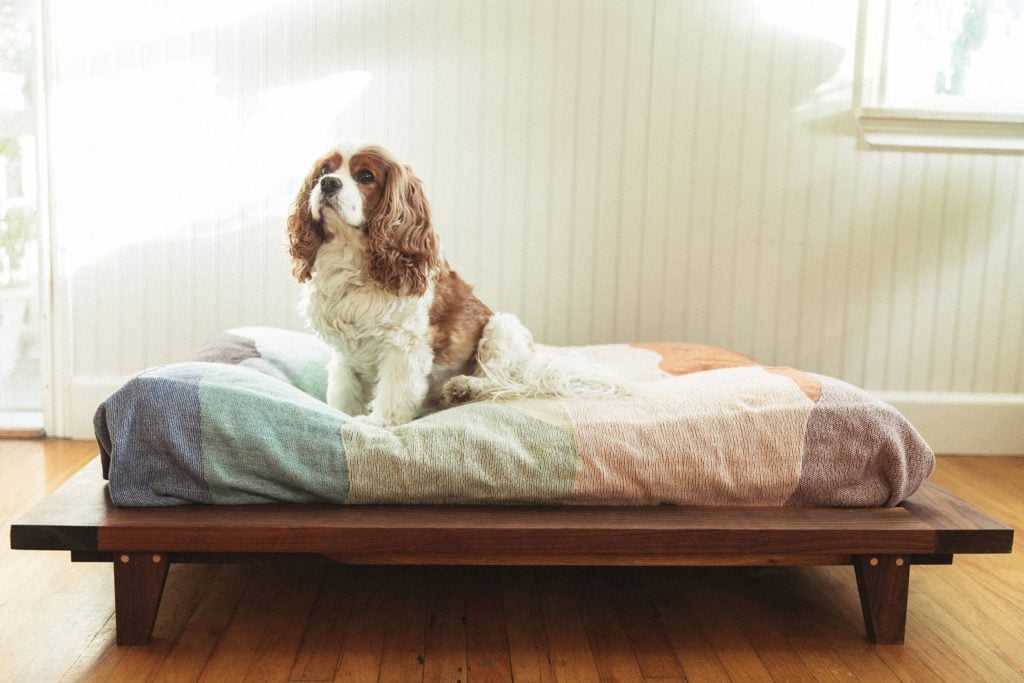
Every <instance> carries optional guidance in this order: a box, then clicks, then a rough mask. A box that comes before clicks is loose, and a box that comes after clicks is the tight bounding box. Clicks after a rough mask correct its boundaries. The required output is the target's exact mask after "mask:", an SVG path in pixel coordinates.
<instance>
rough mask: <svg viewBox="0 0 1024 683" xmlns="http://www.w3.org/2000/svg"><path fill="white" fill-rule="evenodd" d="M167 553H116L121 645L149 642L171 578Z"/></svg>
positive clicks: (115, 613)
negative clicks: (162, 597)
mask: <svg viewBox="0 0 1024 683" xmlns="http://www.w3.org/2000/svg"><path fill="white" fill-rule="evenodd" d="M169 566H170V558H169V557H168V555H167V554H166V553H154V552H147V553H114V616H115V619H116V621H117V644H118V645H145V644H146V643H148V642H149V639H150V637H151V636H152V635H153V624H154V623H155V622H156V612H157V609H158V608H159V607H160V598H161V596H162V595H163V592H164V582H165V581H166V580H167V569H168V567H169Z"/></svg>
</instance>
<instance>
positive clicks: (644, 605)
mask: <svg viewBox="0 0 1024 683" xmlns="http://www.w3.org/2000/svg"><path fill="white" fill-rule="evenodd" d="M645 571H646V568H644V569H623V570H608V571H605V572H603V574H604V575H605V576H611V577H614V578H613V581H612V583H613V585H614V587H613V588H610V594H611V596H612V597H613V598H614V602H613V604H614V605H615V608H616V611H617V612H618V616H619V619H620V621H621V623H622V628H623V629H624V630H625V632H626V634H627V637H628V638H629V643H630V646H631V647H632V650H633V655H634V656H635V657H636V661H637V664H638V665H639V666H640V671H641V673H642V674H643V676H644V678H665V679H673V678H681V677H682V676H683V672H682V669H680V667H679V663H678V662H677V661H676V658H675V655H674V654H673V653H672V648H671V646H669V643H668V638H667V637H666V636H665V629H664V628H663V626H662V624H661V621H660V620H659V619H658V612H657V610H656V609H655V608H654V604H653V602H652V601H651V598H650V594H649V593H648V592H647V591H645V590H643V589H642V588H641V586H640V578H639V576H638V575H639V574H640V573H643V572H645ZM601 574H602V573H601V572H599V573H598V576H601Z"/></svg>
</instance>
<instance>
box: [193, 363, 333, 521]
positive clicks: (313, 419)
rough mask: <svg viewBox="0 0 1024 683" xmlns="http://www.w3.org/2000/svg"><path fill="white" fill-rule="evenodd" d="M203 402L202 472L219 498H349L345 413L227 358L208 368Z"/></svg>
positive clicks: (247, 500) (229, 502)
mask: <svg viewBox="0 0 1024 683" xmlns="http://www.w3.org/2000/svg"><path fill="white" fill-rule="evenodd" d="M199 404H200V434H201V440H202V457H203V473H204V476H205V479H206V481H207V483H208V485H209V490H210V494H211V496H212V498H213V502H214V503H217V504H221V505H240V504H248V503H264V502H272V501H284V502H293V503H324V502H326V503H345V502H347V499H348V469H347V465H346V462H345V449H344V446H343V444H342V439H341V427H342V425H343V424H344V423H345V421H346V420H348V418H347V417H346V416H345V415H344V414H343V413H341V412H339V411H337V410H334V409H333V408H331V407H329V406H328V405H326V404H325V403H322V402H320V401H318V400H316V399H315V398H313V397H312V396H310V395H308V394H307V393H305V392H303V391H301V390H299V389H297V388H295V387H292V386H289V385H287V384H284V383H283V382H280V381H278V380H275V379H273V378H272V377H269V376H267V375H264V374H260V373H259V372H254V371H253V370H250V369H248V368H246V367H244V366H230V365H224V366H218V367H211V368H210V370H209V372H207V373H206V374H205V375H204V376H203V378H202V380H201V382H200V384H199Z"/></svg>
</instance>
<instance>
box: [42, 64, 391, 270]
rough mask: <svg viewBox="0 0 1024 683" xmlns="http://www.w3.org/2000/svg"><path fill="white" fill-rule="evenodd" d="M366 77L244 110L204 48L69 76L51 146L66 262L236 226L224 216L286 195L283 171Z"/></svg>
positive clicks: (316, 139)
mask: <svg viewBox="0 0 1024 683" xmlns="http://www.w3.org/2000/svg"><path fill="white" fill-rule="evenodd" d="M370 80H371V77H370V75H369V74H368V73H366V72H364V71H347V72H343V73H337V74H334V75H331V76H328V77H325V78H321V79H318V80H315V81H311V82H308V83H303V84H299V85H293V86H282V87H276V88H269V89H267V90H265V91H264V92H263V93H262V95H261V96H260V97H259V99H258V103H257V105H256V106H255V108H254V109H253V110H252V111H243V112H239V107H238V104H237V103H236V102H233V101H231V100H229V99H228V98H226V97H225V96H223V95H222V94H220V93H219V92H218V83H217V81H216V78H215V77H214V75H213V73H212V72H211V69H210V65H209V64H208V63H207V62H206V61H205V60H202V59H189V60H183V61H179V62H174V63H170V64H162V65H159V66H155V67H152V68H147V69H136V70H131V71H120V72H117V73H113V74H108V75H103V76H97V77H95V78H86V79H81V80H76V81H72V82H67V83H64V84H63V85H61V86H60V87H59V88H58V90H57V92H56V96H55V107H54V114H55V116H54V121H55V126H54V139H55V145H54V149H55V150H56V153H55V161H56V164H55V166H56V175H57V177H56V184H57V196H58V197H59V205H58V211H59V214H60V216H61V217H62V222H61V224H62V225H63V226H64V227H65V228H69V229H66V230H63V231H62V245H64V246H65V247H66V249H67V255H68V259H69V261H68V265H69V266H70V268H71V269H72V271H73V270H74V269H76V268H79V267H81V266H82V265H84V264H86V263H90V262H92V261H94V260H95V259H96V257H97V256H98V255H99V254H101V253H103V252H105V251H108V250H112V249H116V248H118V247H120V246H124V245H126V244H131V243H135V242H141V241H146V240H149V239H155V238H158V237H161V236H164V235H173V234H174V233H175V232H178V231H181V230H183V229H186V228H188V227H189V226H193V227H196V226H198V227H197V229H199V230H203V229H215V230H223V229H231V226H230V218H229V220H228V221H227V222H225V221H224V218H225V217H230V216H231V215H232V214H233V213H238V212H239V211H240V209H239V207H247V206H254V205H260V204H261V203H262V202H264V200H265V199H266V198H267V197H268V196H273V197H278V196H280V199H282V200H284V205H287V201H288V199H290V190H291V189H292V188H290V187H289V188H287V190H288V191H286V190H285V189H283V187H282V180H283V177H288V176H291V175H293V174H294V172H295V171H296V170H303V169H305V167H306V166H307V165H308V163H309V159H310V158H313V157H314V156H316V155H318V154H320V153H321V152H322V151H323V149H324V148H325V147H326V146H327V145H328V144H329V141H330V140H331V137H330V135H329V128H330V125H331V123H332V121H334V119H335V118H336V117H337V115H338V114H339V113H340V112H341V111H343V110H344V109H345V108H346V107H347V106H349V104H350V103H351V102H352V101H353V99H355V98H356V96H357V95H359V93H360V92H362V91H363V89H364V88H365V87H366V86H367V85H368V84H369V82H370ZM282 169H287V171H285V172H282ZM286 197H287V199H285V198H286ZM277 204H281V202H280V201H278V202H276V203H275V206H276V205H277ZM215 221H216V223H214V222H215Z"/></svg>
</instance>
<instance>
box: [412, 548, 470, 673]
mask: <svg viewBox="0 0 1024 683" xmlns="http://www.w3.org/2000/svg"><path fill="white" fill-rule="evenodd" d="M465 574H466V569H465V568H463V567H438V568H436V569H434V570H433V571H430V572H429V573H428V575H427V583H428V586H429V591H428V592H429V595H430V601H431V605H430V610H429V613H428V616H427V634H426V644H425V646H424V652H423V680H424V681H427V682H431V683H432V682H437V683H440V682H441V681H445V682H449V681H458V682H460V683H461V682H462V681H465V680H466V679H467V662H466V578H465Z"/></svg>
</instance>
